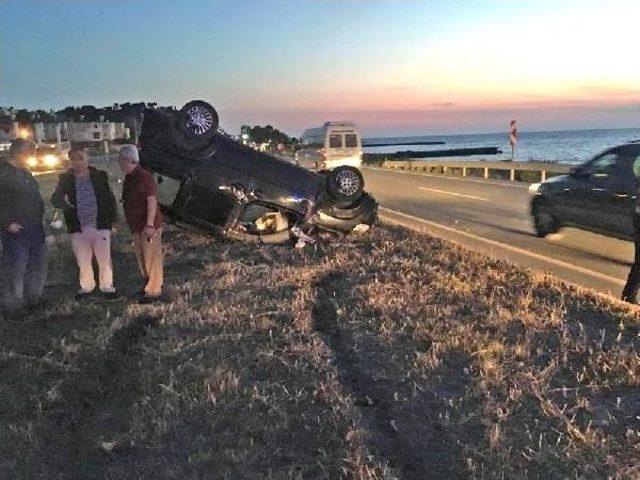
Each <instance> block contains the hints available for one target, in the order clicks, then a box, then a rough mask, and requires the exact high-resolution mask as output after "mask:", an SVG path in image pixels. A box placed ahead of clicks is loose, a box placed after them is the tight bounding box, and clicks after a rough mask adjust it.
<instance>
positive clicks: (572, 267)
mask: <svg viewBox="0 0 640 480" xmlns="http://www.w3.org/2000/svg"><path fill="white" fill-rule="evenodd" d="M380 210H382V211H384V212H388V213H392V214H394V215H398V216H400V217H403V218H406V219H409V220H413V221H414V222H419V223H423V224H425V225H429V226H430V227H433V228H437V229H440V230H444V231H446V232H450V233H455V234H456V235H460V236H463V237H466V238H469V239H471V240H475V241H478V242H483V243H486V244H488V245H492V246H494V247H499V248H502V249H505V250H508V251H510V252H513V253H517V254H519V255H524V256H527V257H530V258H534V259H536V260H540V261H543V262H547V263H550V264H552V265H555V266H557V267H561V268H566V269H567V270H573V271H574V272H577V273H581V274H583V275H588V276H590V277H594V278H598V279H600V280H604V281H606V282H611V283H614V284H615V285H620V286H621V287H622V286H624V285H625V281H624V280H621V279H619V278H616V277H612V276H610V275H606V274H604V273H600V272H596V271H594V270H590V269H588V268H584V267H580V266H578V265H574V264H572V263H568V262H565V261H563V260H558V259H555V258H550V257H545V256H544V255H540V254H538V253H534V252H530V251H529V250H525V249H523V248H518V247H514V246H513V245H508V244H506V243H502V242H498V241H496V240H491V239H489V238H485V237H481V236H480V235H475V234H473V233H469V232H465V231H463V230H458V229H456V228H452V227H449V226H447V225H442V224H440V223H436V222H431V221H429V220H425V219H424V218H420V217H416V216H415V215H410V214H408V213H404V212H399V211H397V210H392V209H390V208H385V207H382V206H381V207H380Z"/></svg>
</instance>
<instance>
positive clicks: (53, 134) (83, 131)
mask: <svg viewBox="0 0 640 480" xmlns="http://www.w3.org/2000/svg"><path fill="white" fill-rule="evenodd" d="M33 135H34V139H35V140H36V141H37V142H42V141H55V142H58V143H59V142H61V141H70V142H87V143H93V142H95V143H99V142H105V141H108V142H113V141H115V140H128V139H129V138H131V135H130V131H129V129H128V128H127V127H126V126H125V124H124V123H121V122H63V123H36V124H35V125H34V132H33Z"/></svg>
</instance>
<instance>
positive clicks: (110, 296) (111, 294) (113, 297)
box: [100, 292, 120, 300]
mask: <svg viewBox="0 0 640 480" xmlns="http://www.w3.org/2000/svg"><path fill="white" fill-rule="evenodd" d="M100 296H101V297H102V298H104V299H105V300H118V299H119V298H120V295H118V292H100Z"/></svg>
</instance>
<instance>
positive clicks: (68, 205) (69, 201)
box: [64, 195, 76, 208]
mask: <svg viewBox="0 0 640 480" xmlns="http://www.w3.org/2000/svg"><path fill="white" fill-rule="evenodd" d="M64 203H65V204H66V205H67V207H69V208H76V207H75V206H74V205H73V203H71V200H69V195H65V196H64Z"/></svg>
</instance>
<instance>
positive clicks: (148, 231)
mask: <svg viewBox="0 0 640 480" xmlns="http://www.w3.org/2000/svg"><path fill="white" fill-rule="evenodd" d="M142 233H144V235H145V236H146V237H147V239H148V240H149V241H151V239H152V238H153V237H155V236H156V227H152V226H151V225H147V226H146V227H144V230H143V231H142Z"/></svg>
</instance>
